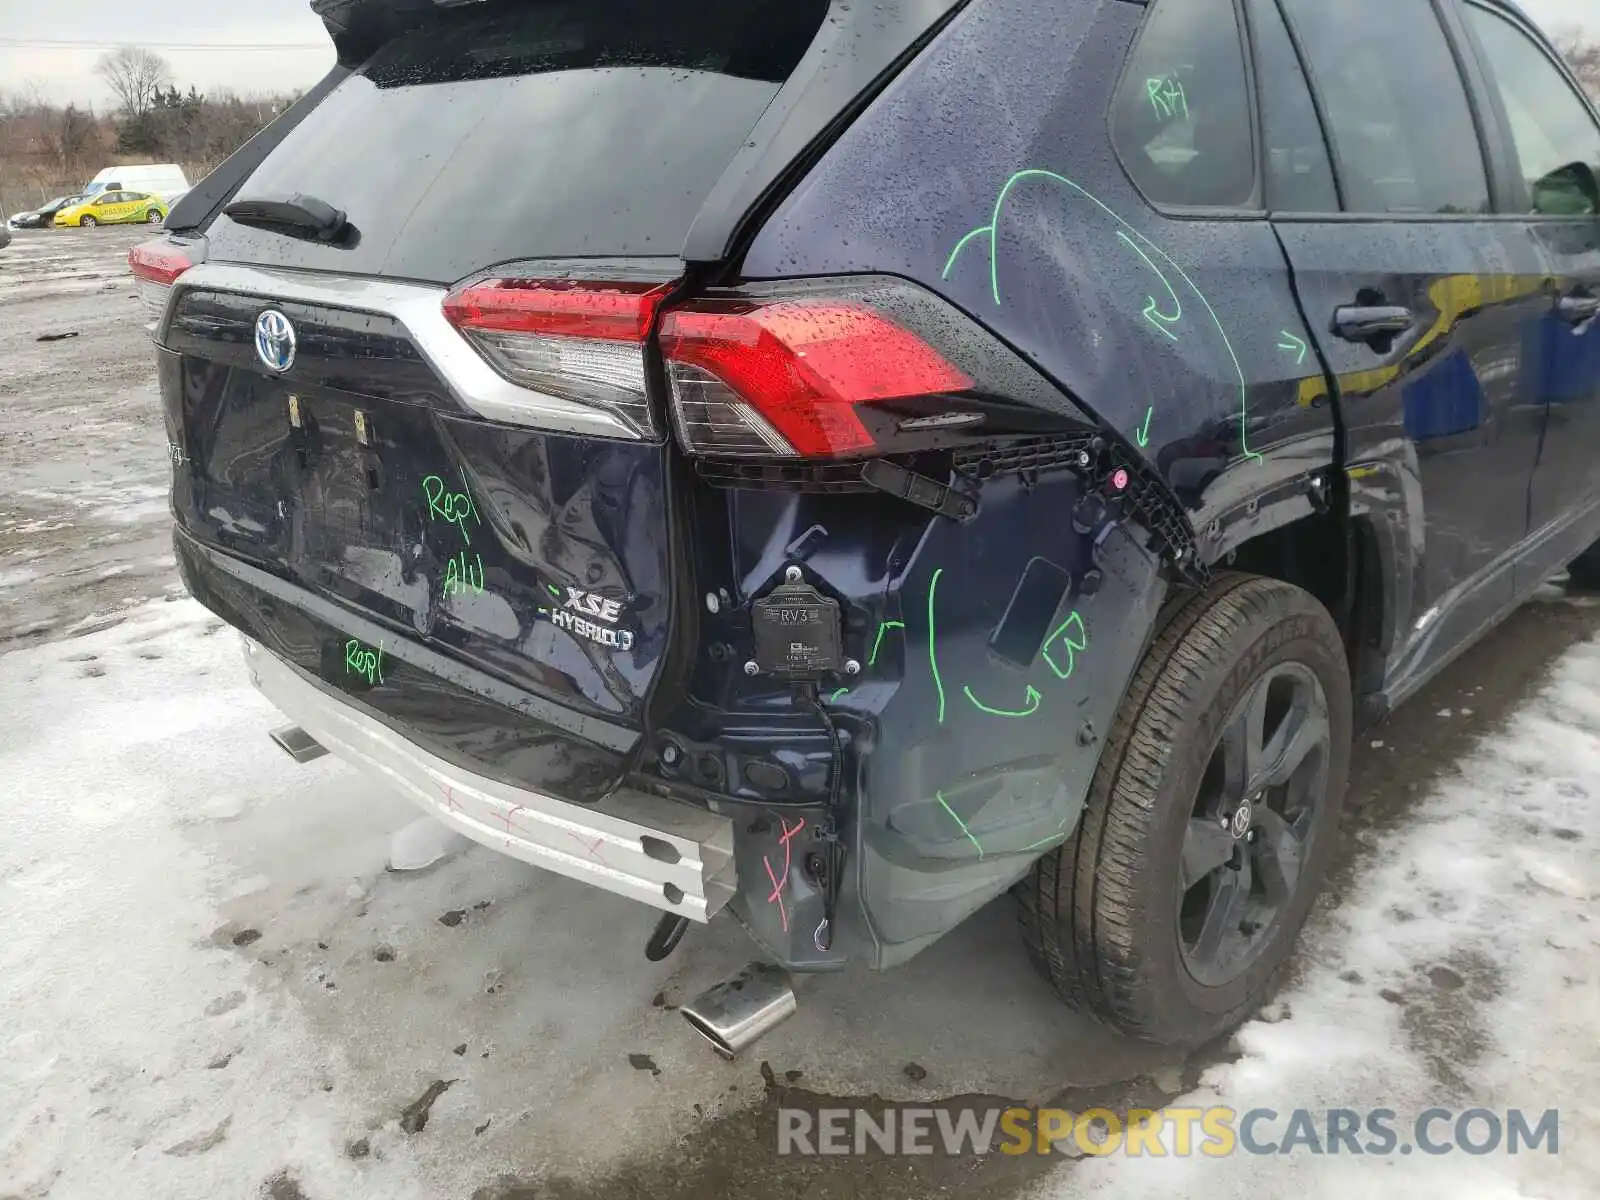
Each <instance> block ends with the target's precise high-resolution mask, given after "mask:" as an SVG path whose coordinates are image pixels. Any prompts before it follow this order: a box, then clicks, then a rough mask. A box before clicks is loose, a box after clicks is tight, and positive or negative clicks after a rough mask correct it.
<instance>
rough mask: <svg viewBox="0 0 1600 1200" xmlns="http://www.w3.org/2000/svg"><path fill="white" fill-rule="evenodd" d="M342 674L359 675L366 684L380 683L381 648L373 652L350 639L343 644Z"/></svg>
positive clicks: (381, 675) (381, 673) (381, 667)
mask: <svg viewBox="0 0 1600 1200" xmlns="http://www.w3.org/2000/svg"><path fill="white" fill-rule="evenodd" d="M344 673H345V674H346V675H359V676H360V677H361V678H362V679H365V680H366V681H367V682H368V683H382V682H383V647H382V646H379V647H378V648H377V649H376V650H374V649H372V647H370V646H367V645H364V644H362V643H361V642H358V641H356V640H355V639H354V638H351V639H350V640H349V641H348V642H346V643H345V644H344Z"/></svg>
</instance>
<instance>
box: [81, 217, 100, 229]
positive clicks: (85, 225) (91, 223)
mask: <svg viewBox="0 0 1600 1200" xmlns="http://www.w3.org/2000/svg"><path fill="white" fill-rule="evenodd" d="M98 224H100V222H99V221H96V220H95V219H94V218H93V217H79V218H78V228H79V229H93V228H94V227H95V226H96V225H98Z"/></svg>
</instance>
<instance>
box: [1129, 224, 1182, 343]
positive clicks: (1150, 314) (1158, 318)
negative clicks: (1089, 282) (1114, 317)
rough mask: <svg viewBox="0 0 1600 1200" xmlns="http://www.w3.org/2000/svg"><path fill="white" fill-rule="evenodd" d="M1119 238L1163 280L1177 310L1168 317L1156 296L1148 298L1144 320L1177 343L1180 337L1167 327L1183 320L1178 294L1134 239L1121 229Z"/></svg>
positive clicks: (1163, 284) (1162, 282)
mask: <svg viewBox="0 0 1600 1200" xmlns="http://www.w3.org/2000/svg"><path fill="white" fill-rule="evenodd" d="M1117 236H1118V237H1119V238H1121V239H1122V241H1123V242H1124V243H1126V245H1127V247H1128V249H1130V250H1132V251H1133V252H1134V253H1135V254H1137V255H1138V256H1139V257H1140V258H1142V259H1144V265H1145V266H1147V267H1149V268H1150V269H1151V270H1152V271H1154V272H1155V273H1156V278H1157V279H1159V280H1161V286H1162V287H1164V288H1166V289H1167V295H1169V296H1171V297H1172V307H1173V308H1174V309H1176V310H1177V311H1176V312H1174V313H1172V314H1171V315H1168V314H1167V313H1164V312H1162V311H1161V303H1160V301H1158V300H1157V299H1156V298H1155V297H1154V296H1146V297H1145V301H1146V303H1145V306H1144V319H1145V320H1146V321H1149V322H1150V324H1151V325H1153V326H1154V327H1155V328H1156V329H1157V330H1158V331H1159V332H1160V333H1161V334H1163V335H1164V336H1166V337H1168V338H1171V339H1172V340H1173V341H1177V340H1178V335H1177V334H1175V333H1173V332H1172V330H1170V329H1168V328H1167V326H1168V325H1176V324H1177V323H1178V322H1179V321H1181V320H1183V305H1182V304H1180V303H1179V302H1178V293H1177V292H1175V291H1173V290H1172V284H1171V283H1169V282H1168V281H1167V277H1166V276H1165V275H1163V274H1162V273H1161V268H1160V267H1158V266H1156V264H1155V263H1153V262H1151V261H1150V256H1149V255H1148V254H1146V253H1145V252H1144V251H1143V250H1141V249H1139V247H1138V246H1137V245H1136V244H1135V243H1134V240H1133V239H1132V238H1130V237H1129V236H1128V235H1127V234H1125V233H1123V232H1122V230H1120V229H1119V230H1117Z"/></svg>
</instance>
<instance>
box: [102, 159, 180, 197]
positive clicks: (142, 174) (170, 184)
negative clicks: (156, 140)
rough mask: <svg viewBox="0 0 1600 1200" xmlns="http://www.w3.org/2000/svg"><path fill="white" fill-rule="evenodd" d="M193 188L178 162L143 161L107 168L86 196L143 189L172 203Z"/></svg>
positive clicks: (144, 191)
mask: <svg viewBox="0 0 1600 1200" xmlns="http://www.w3.org/2000/svg"><path fill="white" fill-rule="evenodd" d="M188 190H189V177H188V176H187V175H185V174H184V173H183V168H182V167H180V166H179V165H178V164H177V163H143V164H138V165H134V166H122V167H107V168H106V169H105V170H103V171H101V172H100V173H99V174H98V175H96V176H95V177H94V178H93V179H91V180H90V181H89V184H88V186H87V187H85V188H84V189H83V194H84V195H85V196H96V195H98V194H99V193H101V192H142V193H144V194H145V195H150V196H159V197H161V199H162V200H163V201H164V202H165V203H166V204H167V205H168V206H171V205H172V204H174V203H176V202H177V201H178V199H179V198H180V197H181V196H183V194H184V193H185V192H187V191H188Z"/></svg>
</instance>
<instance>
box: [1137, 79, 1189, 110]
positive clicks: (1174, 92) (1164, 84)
mask: <svg viewBox="0 0 1600 1200" xmlns="http://www.w3.org/2000/svg"><path fill="white" fill-rule="evenodd" d="M1144 87H1145V93H1146V94H1147V95H1148V96H1149V97H1150V105H1151V107H1152V108H1154V109H1155V110H1156V116H1158V117H1160V118H1161V119H1163V120H1170V119H1171V118H1173V117H1177V116H1183V117H1187V116H1188V115H1189V97H1188V95H1187V94H1186V93H1185V92H1184V90H1183V84H1181V83H1179V82H1178V81H1177V80H1176V79H1174V78H1172V77H1170V76H1168V77H1165V78H1161V79H1146V80H1145V81H1144Z"/></svg>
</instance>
